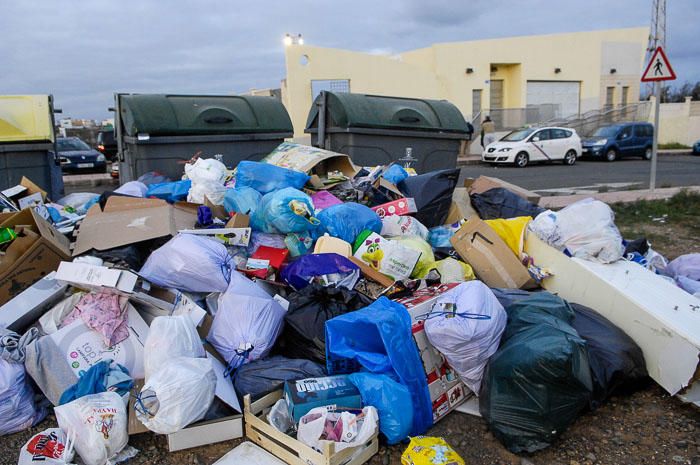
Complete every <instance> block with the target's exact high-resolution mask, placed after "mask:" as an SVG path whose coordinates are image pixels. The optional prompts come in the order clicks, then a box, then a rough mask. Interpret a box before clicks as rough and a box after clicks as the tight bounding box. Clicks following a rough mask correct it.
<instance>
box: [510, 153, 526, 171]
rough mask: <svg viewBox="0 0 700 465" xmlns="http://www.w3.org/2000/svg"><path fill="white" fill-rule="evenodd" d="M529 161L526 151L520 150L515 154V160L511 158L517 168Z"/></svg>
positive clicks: (524, 165)
mask: <svg viewBox="0 0 700 465" xmlns="http://www.w3.org/2000/svg"><path fill="white" fill-rule="evenodd" d="M529 162H530V157H529V156H528V154H527V152H520V153H519V154H517V155H516V156H515V160H513V163H515V166H517V167H518V168H525V167H526V166H527V164H528V163H529Z"/></svg>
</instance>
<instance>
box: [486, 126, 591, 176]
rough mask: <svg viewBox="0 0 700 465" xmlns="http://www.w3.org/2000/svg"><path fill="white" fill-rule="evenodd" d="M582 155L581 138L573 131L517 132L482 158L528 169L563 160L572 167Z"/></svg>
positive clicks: (558, 129) (510, 134)
mask: <svg viewBox="0 0 700 465" xmlns="http://www.w3.org/2000/svg"><path fill="white" fill-rule="evenodd" d="M579 156H581V139H580V138H579V136H578V134H576V131H575V130H574V129H571V128H527V129H518V130H516V131H513V132H511V133H509V134H506V135H505V136H503V137H502V138H501V139H500V140H498V141H496V142H492V143H491V144H489V145H487V146H486V148H485V149H484V153H483V154H482V155H481V159H482V160H483V161H485V162H487V163H513V164H514V165H515V166H517V167H519V168H525V167H526V166H527V165H528V164H530V163H532V162H539V161H562V162H563V163H564V164H565V165H573V164H575V163H576V159H577V158H578V157H579Z"/></svg>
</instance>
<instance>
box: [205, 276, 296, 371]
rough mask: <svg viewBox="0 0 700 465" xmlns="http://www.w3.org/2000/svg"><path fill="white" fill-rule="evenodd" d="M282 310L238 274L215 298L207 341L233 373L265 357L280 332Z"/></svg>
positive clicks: (256, 286)
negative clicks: (215, 307)
mask: <svg viewBox="0 0 700 465" xmlns="http://www.w3.org/2000/svg"><path fill="white" fill-rule="evenodd" d="M284 315H285V310H284V308H282V306H281V305H280V304H279V303H278V302H277V301H276V300H274V299H273V298H272V297H270V295H269V294H268V293H267V292H265V291H264V290H263V289H262V288H261V287H259V286H258V285H257V284H255V283H254V282H253V281H251V280H250V279H248V278H246V277H245V276H243V275H241V274H240V273H238V272H233V274H232V275H231V283H230V284H229V287H228V289H227V290H226V292H224V293H223V294H221V296H220V297H219V308H218V310H217V312H216V317H214V323H213V324H212V326H211V330H210V331H209V335H208V336H207V341H209V343H211V345H213V346H214V348H215V349H216V350H217V351H218V352H219V354H221V356H222V357H224V359H225V360H226V362H227V363H228V364H229V369H236V368H238V367H239V366H241V365H243V364H244V363H248V362H250V361H252V360H256V359H258V358H262V357H264V356H266V355H267V354H268V352H269V351H270V349H271V348H272V346H273V345H274V344H275V341H276V340H277V336H279V334H280V332H281V331H282V325H283V324H284Z"/></svg>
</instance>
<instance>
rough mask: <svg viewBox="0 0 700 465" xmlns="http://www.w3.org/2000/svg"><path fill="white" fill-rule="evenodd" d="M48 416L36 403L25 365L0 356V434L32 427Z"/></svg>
mask: <svg viewBox="0 0 700 465" xmlns="http://www.w3.org/2000/svg"><path fill="white" fill-rule="evenodd" d="M45 416H46V410H45V409H44V408H42V407H37V406H36V405H35V404H34V391H33V390H32V388H31V387H30V386H29V384H28V382H27V378H26V372H25V369H24V365H23V364H21V363H11V362H8V361H5V360H4V359H2V358H0V436H4V435H6V434H12V433H17V432H19V431H24V430H26V429H28V428H31V427H32V426H33V425H34V424H35V423H38V422H39V421H41V420H42V419H43V418H44V417H45Z"/></svg>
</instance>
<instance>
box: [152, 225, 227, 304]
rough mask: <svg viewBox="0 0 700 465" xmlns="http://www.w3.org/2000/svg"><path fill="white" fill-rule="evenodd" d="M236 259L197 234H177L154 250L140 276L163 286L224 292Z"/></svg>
mask: <svg viewBox="0 0 700 465" xmlns="http://www.w3.org/2000/svg"><path fill="white" fill-rule="evenodd" d="M232 267H233V260H232V259H231V256H230V255H229V253H228V251H227V250H226V246H225V245H223V244H222V243H220V242H217V241H215V240H212V239H209V238H206V237H203V236H198V235H195V234H178V235H177V236H175V237H173V238H172V239H170V240H169V241H168V242H167V243H166V244H165V245H163V246H162V247H160V248H158V249H157V250H156V251H154V252H153V253H152V254H151V255H150V256H149V257H148V260H146V263H145V264H144V265H143V268H141V271H140V272H139V274H140V275H141V276H142V277H143V278H145V279H147V280H148V281H150V282H152V283H154V284H157V285H158V286H161V287H167V288H174V289H179V290H181V291H186V292H224V291H225V290H226V288H227V287H228V281H229V278H230V276H231V269H232Z"/></svg>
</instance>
